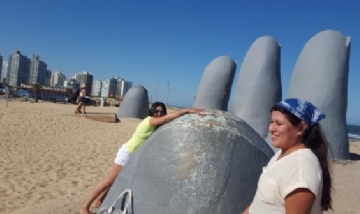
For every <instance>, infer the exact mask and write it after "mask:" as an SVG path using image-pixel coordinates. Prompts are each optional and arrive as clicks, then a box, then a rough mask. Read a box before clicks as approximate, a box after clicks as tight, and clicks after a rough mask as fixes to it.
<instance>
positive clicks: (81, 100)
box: [75, 84, 86, 114]
mask: <svg viewBox="0 0 360 214" xmlns="http://www.w3.org/2000/svg"><path fill="white" fill-rule="evenodd" d="M85 97H86V84H83V85H82V87H81V89H80V93H79V97H78V106H77V107H76V110H75V114H79V113H83V114H86V111H85V107H86V104H85V102H86V100H85V99H86V98H85ZM81 107H82V108H83V111H82V112H81Z"/></svg>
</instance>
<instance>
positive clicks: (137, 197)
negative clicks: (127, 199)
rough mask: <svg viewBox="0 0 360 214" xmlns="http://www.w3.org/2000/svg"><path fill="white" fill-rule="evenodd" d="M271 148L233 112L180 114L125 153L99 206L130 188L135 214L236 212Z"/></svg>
mask: <svg viewBox="0 0 360 214" xmlns="http://www.w3.org/2000/svg"><path fill="white" fill-rule="evenodd" d="M184 136H186V137H184ZM273 154H274V153H273V151H272V149H271V148H270V147H269V146H268V145H267V143H266V142H265V141H264V139H262V138H261V137H260V135H259V134H258V133H257V132H256V131H255V130H254V129H252V128H251V127H250V126H249V125H248V124H247V123H245V122H244V121H243V120H241V119H238V118H237V117H235V116H234V115H231V114H229V113H227V112H223V111H219V110H208V111H205V112H204V113H202V114H199V115H197V114H192V115H184V116H182V117H180V118H178V119H176V120H174V121H172V122H170V123H168V124H166V125H163V126H161V127H160V128H159V129H158V130H157V131H156V132H155V133H154V134H153V135H152V136H151V137H150V138H149V139H148V140H147V141H146V142H145V143H144V144H143V146H142V147H140V149H139V150H138V151H137V152H136V153H135V154H134V155H133V156H132V157H131V158H130V159H129V161H128V163H127V164H126V165H125V167H124V168H123V171H122V173H121V174H120V175H119V176H118V177H117V178H116V180H115V183H114V184H113V186H112V187H111V189H110V191H109V193H108V195H107V197H106V198H105V200H104V202H103V204H102V206H101V209H100V210H103V209H104V208H107V207H109V206H110V205H111V204H112V203H113V201H114V200H115V199H116V198H117V197H118V195H119V194H120V193H121V192H122V191H124V190H125V189H127V188H130V189H131V190H132V191H133V207H134V210H133V211H134V213H136V214H147V213H157V214H169V213H171V214H186V213H189V214H190V213H197V214H212V213H213V214H218V213H229V214H233V213H234V214H235V213H236V214H238V213H240V212H241V211H242V210H243V209H245V208H246V207H247V206H248V205H249V203H250V202H251V201H252V199H253V196H254V194H255V190H256V187H257V181H258V178H259V176H260V174H261V172H262V167H263V166H265V165H266V164H267V162H268V161H269V159H270V158H271V157H272V156H273ZM120 205H121V203H118V204H117V205H116V207H117V208H119V207H120ZM100 213H103V212H101V211H99V212H98V214H100Z"/></svg>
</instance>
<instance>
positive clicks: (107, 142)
mask: <svg viewBox="0 0 360 214" xmlns="http://www.w3.org/2000/svg"><path fill="white" fill-rule="evenodd" d="M74 110H75V106H74V105H65V104H56V103H29V102H18V101H11V102H9V107H7V108H6V107H5V101H4V99H2V98H0V142H1V143H0V198H1V200H0V213H10V214H32V213H34V214H35V213H36V214H60V213H61V214H62V213H63V214H72V213H74V214H75V213H78V212H77V211H78V209H79V207H80V205H81V203H82V202H83V201H84V199H85V197H86V195H87V194H88V193H89V191H90V190H91V189H92V188H93V186H94V184H95V183H96V182H98V181H99V180H100V179H101V178H102V177H103V176H104V175H105V174H106V173H107V170H108V168H109V166H110V165H111V164H112V163H113V160H114V157H115V154H116V152H117V150H118V148H119V147H120V145H121V144H122V143H124V142H126V141H127V140H128V139H129V138H130V137H131V134H132V133H133V131H134V130H135V127H136V126H137V125H138V123H139V122H140V120H137V119H124V120H121V122H120V123H105V122H99V121H96V120H91V119H87V118H85V117H83V116H74V115H73V112H74ZM117 110H118V108H117V107H104V108H100V107H88V108H87V112H89V113H103V114H109V115H111V114H112V113H116V112H117ZM350 151H351V159H352V160H349V161H341V162H337V163H334V164H333V179H334V190H333V192H334V194H333V205H334V211H331V212H327V213H337V214H356V213H359V214H360V203H359V201H360V182H358V180H357V179H358V178H359V177H360V142H357V141H354V142H351V143H350Z"/></svg>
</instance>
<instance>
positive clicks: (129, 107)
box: [117, 85, 149, 119]
mask: <svg viewBox="0 0 360 214" xmlns="http://www.w3.org/2000/svg"><path fill="white" fill-rule="evenodd" d="M148 115H149V96H148V91H147V90H146V89H145V88H144V87H143V86H141V85H138V86H134V87H132V88H130V89H129V90H128V92H127V93H126V95H125V96H124V99H123V100H122V102H121V104H120V107H119V110H118V113H117V116H118V118H138V119H144V118H145V117H147V116H148Z"/></svg>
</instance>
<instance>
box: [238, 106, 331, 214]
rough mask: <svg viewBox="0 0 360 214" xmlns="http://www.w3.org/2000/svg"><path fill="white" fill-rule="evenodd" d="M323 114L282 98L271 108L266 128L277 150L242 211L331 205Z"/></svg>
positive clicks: (299, 210) (294, 213)
mask: <svg viewBox="0 0 360 214" xmlns="http://www.w3.org/2000/svg"><path fill="white" fill-rule="evenodd" d="M324 118H325V115H324V114H323V113H322V112H321V111H320V110H319V109H318V108H316V107H315V106H314V105H313V104H311V103H310V102H307V101H304V100H299V99H286V100H284V101H281V102H279V103H277V104H276V105H275V106H274V107H273V108H272V109H271V119H270V124H269V132H270V134H271V141H272V145H273V146H274V147H276V148H279V151H277V152H276V154H275V155H274V156H273V157H272V158H271V160H270V161H269V163H268V164H267V166H266V167H264V168H263V172H262V174H261V176H260V178H259V181H258V186H257V190H256V194H255V197H254V199H253V201H252V203H251V204H250V206H249V207H248V208H247V209H246V210H245V211H244V212H243V214H263V213H267V214H272V213H291V214H305V213H306V214H320V213H323V211H326V210H328V209H332V206H331V204H332V200H331V175H330V170H329V163H328V146H327V140H326V139H325V137H324V135H323V134H322V131H321V128H320V124H319V121H320V120H322V119H324Z"/></svg>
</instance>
